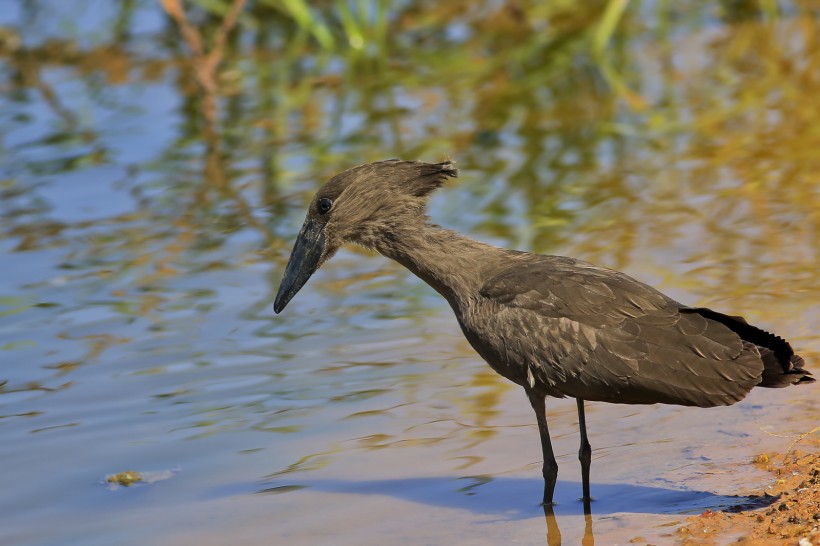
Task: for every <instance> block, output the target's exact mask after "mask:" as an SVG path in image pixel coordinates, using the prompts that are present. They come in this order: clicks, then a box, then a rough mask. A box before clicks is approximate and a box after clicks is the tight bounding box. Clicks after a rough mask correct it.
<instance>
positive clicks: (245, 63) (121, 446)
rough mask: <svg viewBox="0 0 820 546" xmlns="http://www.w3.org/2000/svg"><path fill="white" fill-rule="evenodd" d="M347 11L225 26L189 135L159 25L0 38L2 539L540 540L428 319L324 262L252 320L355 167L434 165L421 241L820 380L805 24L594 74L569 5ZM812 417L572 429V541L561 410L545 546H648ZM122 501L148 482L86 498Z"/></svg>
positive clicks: (666, 418)
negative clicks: (687, 319) (655, 298)
mask: <svg viewBox="0 0 820 546" xmlns="http://www.w3.org/2000/svg"><path fill="white" fill-rule="evenodd" d="M341 5H342V4H339V6H341ZM345 5H346V4H345ZM368 5H369V6H371V10H372V13H370V12H368V13H370V15H367V14H364V15H362V13H360V12H356V11H355V10H354V11H353V12H351V13H352V14H353V15H354V16H355V17H354V18H353V21H354V23H355V21H359V23H358V26H357V24H354V23H350V22H349V21H348V24H347V26H341V27H340V26H339V25H336V26H334V25H335V24H336V23H337V22H338V21H337V20H336V19H335V17H337V15H334V13H337V12H333V11H332V10H328V11H327V12H325V11H321V10H319V9H318V8H315V9H314V15H315V17H316V20H317V23H316V25H318V26H314V27H311V28H313V30H309V31H308V30H305V29H304V28H303V27H300V26H299V25H298V24H297V23H296V22H294V21H295V19H293V18H291V17H289V16H288V15H287V13H284V12H274V11H271V10H268V9H266V8H263V7H260V6H255V7H254V8H253V9H252V10H251V11H248V12H246V14H245V16H244V18H243V19H242V20H240V27H239V31H238V33H237V34H236V36H235V37H233V38H232V39H231V40H230V41H229V47H228V48H227V49H226V52H225V60H224V62H223V65H222V68H223V69H222V73H221V75H220V79H219V95H218V107H219V117H218V119H217V121H216V122H215V124H214V126H213V127H211V128H210V129H209V128H208V126H207V122H206V121H204V120H205V118H206V115H205V114H204V113H203V107H202V104H203V102H202V101H201V98H200V95H199V92H198V88H197V86H196V81H195V77H194V76H193V72H192V70H191V67H190V57H189V55H188V53H187V50H186V49H185V47H183V46H182V45H181V41H180V38H179V35H178V33H177V31H176V27H175V26H174V24H173V23H172V22H171V21H170V20H169V19H168V18H167V17H166V16H165V15H164V13H163V12H162V9H161V8H160V7H159V5H155V4H153V3H150V2H123V3H122V4H121V5H120V4H117V5H116V6H115V5H114V4H105V5H102V4H99V3H98V4H95V6H96V9H95V10H94V11H93V14H89V16H88V17H83V18H80V19H77V18H76V17H75V16H74V14H76V13H78V12H80V11H81V10H85V9H86V7H87V6H86V5H85V3H83V2H53V1H52V2H48V1H43V2H18V3H15V2H9V6H13V7H10V8H9V9H8V10H6V11H5V12H4V13H3V14H2V15H0V27H2V28H0V31H2V32H0V53H1V54H2V55H0V66H1V67H2V73H3V74H4V76H5V78H4V79H5V83H3V84H2V87H0V131H1V132H2V133H3V135H4V137H3V143H2V148H1V149H0V154H1V155H0V161H2V163H0V192H2V194H0V195H1V196H2V199H1V200H0V237H2V238H0V252H2V263H3V264H4V266H3V267H2V268H0V349H1V350H0V382H2V383H0V385H2V387H1V388H0V428H1V429H2V434H3V439H4V441H3V442H2V444H0V460H2V461H3V463H4V464H3V465H2V467H1V469H0V477H2V480H3V483H4V484H5V487H4V488H3V490H2V492H0V514H2V521H3V525H2V526H0V542H2V543H3V544H15V545H16V544H21V545H23V544H25V545H29V544H32V545H34V544H83V545H93V544H100V545H103V544H105V545H107V544H169V545H170V544H174V545H178V544H225V543H228V542H230V543H247V544H256V543H259V544H268V543H271V542H279V541H281V540H283V539H287V540H290V541H293V542H294V543H298V544H312V543H317V544H322V543H333V544H385V543H391V544H440V543H458V544H505V543H523V544H530V543H543V542H545V541H551V542H550V543H551V544H555V543H556V540H557V539H556V537H557V535H556V530H555V528H553V527H552V526H550V529H548V525H547V522H546V521H545V517H544V514H543V511H542V509H541V508H540V507H539V506H538V500H539V496H540V494H541V487H542V483H541V478H540V464H541V461H540V457H541V454H540V448H539V444H538V440H537V430H536V427H535V424H534V416H533V415H532V412H531V410H530V408H529V405H528V404H527V402H526V399H525V397H524V396H523V393H522V392H520V389H518V388H517V387H514V386H513V385H511V384H509V383H507V382H505V381H504V380H503V379H501V378H499V377H497V376H496V375H494V373H493V372H492V371H491V370H490V369H489V367H488V366H487V365H486V364H484V363H483V362H482V361H481V360H480V359H479V358H478V357H477V356H476V355H475V354H474V353H473V352H472V350H471V349H470V348H469V346H468V345H467V343H466V341H465V340H464V339H463V338H462V336H461V334H460V332H459V330H458V327H457V325H456V323H455V320H454V319H453V318H452V316H451V312H450V310H449V309H448V308H447V306H446V303H445V302H444V301H442V300H441V299H440V298H439V297H438V296H437V294H435V293H434V292H433V291H432V290H431V289H429V288H427V287H426V286H424V285H423V284H422V283H421V282H420V281H418V280H416V279H415V278H413V277H412V276H410V275H409V274H408V273H406V272H405V271H404V270H402V269H401V268H400V267H399V266H397V265H395V264H392V263H389V262H387V261H386V260H384V259H383V258H381V257H378V256H371V255H369V254H367V253H362V252H360V251H358V250H356V249H350V250H346V251H344V252H342V253H340V255H339V256H338V257H336V258H335V259H334V261H333V262H331V263H330V264H328V265H327V266H326V267H325V268H323V270H322V271H320V272H319V273H317V275H315V277H314V278H313V279H312V280H311V281H310V283H309V284H308V285H307V286H306V287H305V288H304V289H303V290H302V291H301V292H300V293H299V294H298V296H297V297H296V298H295V299H294V300H293V301H292V302H291V304H290V305H289V306H288V308H287V310H286V311H285V312H284V313H283V314H282V315H279V316H276V315H274V314H273V311H272V299H273V296H274V294H275V291H276V288H277V286H278V282H279V278H280V276H281V272H282V268H283V267H284V263H285V261H286V259H287V255H288V252H289V247H290V245H291V243H292V240H293V238H294V236H295V234H296V232H297V230H298V226H299V224H300V222H301V220H302V217H303V214H304V205H305V203H306V202H307V199H308V198H309V196H310V195H311V193H312V191H314V190H315V188H316V187H317V186H318V185H319V184H320V183H321V182H322V181H323V180H325V179H326V178H327V177H328V176H329V175H330V174H332V173H333V172H335V171H338V170H341V169H343V168H346V167H349V166H350V165H352V164H357V163H361V162H363V161H368V160H375V159H381V158H384V157H391V156H397V155H398V156H403V157H407V158H420V159H427V160H437V159H440V158H441V156H442V154H444V153H448V154H451V155H452V156H453V157H454V158H455V159H457V160H458V165H459V167H460V168H461V170H462V174H461V177H460V178H459V179H458V180H456V181H455V182H454V183H453V184H452V186H451V187H448V188H445V190H443V191H442V192H441V195H439V196H437V197H435V198H434V201H433V203H432V206H431V215H432V216H433V218H434V219H435V220H436V221H437V222H439V223H441V224H443V225H446V226H447V227H451V228H453V229H457V230H459V231H464V232H467V233H470V234H472V235H473V236H475V237H477V238H480V239H482V240H486V241H490V242H493V243H495V244H499V245H504V246H509V247H516V248H523V249H530V250H535V251H538V252H549V253H556V254H566V255H573V256H578V257H582V258H585V259H588V260H591V261H594V262H597V263H601V264H605V265H609V266H613V267H617V268H619V269H623V270H625V271H627V272H628V273H630V274H632V275H634V276H636V277H637V278H639V279H641V280H644V281H646V282H650V283H652V284H654V285H656V286H658V287H659V288H661V289H663V290H664V291H666V292H667V293H669V294H670V295H672V296H673V297H675V298H677V299H679V300H681V301H684V302H687V303H691V304H697V305H706V306H710V307H713V308H715V309H718V310H721V311H725V312H730V313H733V314H743V315H744V316H746V317H747V318H748V319H749V320H750V322H753V323H757V324H759V325H760V326H762V327H764V328H768V329H771V330H774V331H776V332H777V333H778V334H779V335H781V336H783V337H785V338H786V339H789V340H790V341H791V342H792V344H793V345H794V346H795V348H796V349H798V351H799V352H800V353H801V354H803V355H804V356H805V357H806V360H807V362H808V363H809V366H810V367H812V368H813V367H814V366H815V364H814V363H816V362H818V361H820V358H818V357H819V356H820V337H818V331H820V328H818V326H820V307H818V305H817V302H818V301H820V282H819V281H818V278H820V277H818V276H817V275H816V269H817V265H818V263H820V259H818V258H819V257H818V248H820V245H818V241H819V240H820V237H818V235H820V215H818V211H820V175H818V173H820V156H818V155H817V152H816V150H818V149H820V133H818V132H817V130H816V129H815V128H816V127H820V105H818V103H817V101H816V97H817V96H818V92H820V80H818V79H817V74H819V73H820V71H819V70H817V68H818V64H820V57H818V53H817V52H818V51H820V48H819V47H817V45H818V44H817V41H818V36H820V34H818V32H820V26H818V21H817V18H816V17H815V16H814V15H813V14H812V13H811V12H810V11H809V10H808V9H802V8H800V7H798V6H797V5H796V4H795V5H792V4H790V3H783V5H782V6H781V11H780V12H778V13H775V14H772V13H769V12H765V11H764V12H758V11H755V10H754V9H751V8H749V10H750V11H748V12H747V11H744V10H743V9H741V8H740V7H736V8H735V9H736V10H737V11H731V10H728V8H721V9H723V10H724V11H721V10H718V11H713V10H712V9H710V8H705V7H701V6H699V5H698V4H693V6H692V10H691V13H688V14H686V15H685V16H684V15H682V14H681V13H678V12H674V11H671V8H668V7H665V5H664V4H663V3H657V4H656V3H652V2H647V3H642V4H640V5H635V6H633V7H631V8H630V9H629V10H628V11H627V13H626V14H625V15H624V19H622V21H621V22H620V23H619V25H618V29H619V30H618V31H617V32H616V33H615V34H614V36H613V38H612V41H611V44H610V46H611V47H609V48H608V49H607V51H608V53H607V54H606V56H605V57H603V58H596V57H595V56H594V55H593V54H592V53H591V52H590V51H591V49H590V47H591V46H590V45H589V40H586V38H584V37H583V36H586V34H584V33H585V32H586V33H589V32H592V31H594V30H595V29H596V28H597V26H596V25H598V24H599V21H600V10H599V9H598V8H596V9H595V10H592V9H590V11H589V12H587V11H584V10H582V9H581V8H575V10H574V11H573V10H567V11H565V12H562V11H560V8H547V7H544V6H541V3H536V2H533V3H532V4H530V3H526V2H524V3H520V5H519V7H518V8H516V9H513V8H503V7H499V5H498V4H497V3H494V2H487V3H486V4H481V5H480V9H479V8H475V9H466V7H465V6H466V5H467V4H461V3H458V2H454V3H448V4H446V6H444V7H441V6H439V7H436V6H433V5H432V4H426V3H422V2H419V3H414V2H403V3H399V4H398V5H397V6H394V7H392V8H391V9H389V10H388V9H386V8H384V4H381V3H379V2H374V3H372V4H368ZM339 6H335V7H336V8H339V9H341V8H340V7H339ZM447 6H451V7H449V8H448V7H447ZM453 6H454V7H453ZM599 7H600V6H599ZM461 8H464V9H461ZM584 9H587V8H584ZM419 10H420V11H419ZM516 10H519V11H516ZM382 14H384V17H383V18H382ZM199 15H200V16H197V13H196V12H195V13H192V20H193V21H194V22H196V23H197V25H199V26H198V28H202V29H204V30H203V32H205V33H206V34H208V33H210V32H214V31H215V30H216V28H217V26H218V24H219V23H220V21H221V16H217V15H213V14H211V15H202V14H199ZM369 16H372V18H373V19H372V20H370V19H368V17H369ZM357 17H358V18H357ZM260 23H264V24H260ZM365 23H367V24H365ZM322 24H326V27H327V28H328V29H329V30H328V32H330V33H331V34H330V35H331V36H333V37H334V38H333V39H334V40H335V42H334V43H333V44H331V45H327V44H325V45H321V44H322V43H323V42H322V40H324V39H325V38H322V36H324V35H323V34H322V32H321V31H320V30H316V29H317V28H323V27H322ZM380 25H382V26H385V28H388V29H389V32H387V31H379V29H380V28H382V26H380ZM357 29H358V30H357ZM357 36H358V38H356V37H357ZM345 40H347V41H345ZM357 40H361V42H360V41H357ZM359 43H363V44H364V45H363V46H362V47H361V48H357V47H356V44H359ZM317 44H319V45H317ZM214 134H215V135H216V137H214V136H213V135H214ZM209 135H210V136H209ZM816 400H817V396H816V388H812V387H804V388H794V389H783V390H758V391H756V392H753V393H752V394H751V395H750V396H749V397H748V398H747V399H746V400H744V401H743V402H741V403H739V404H737V405H735V406H732V407H729V408H717V409H709V410H703V409H692V408H676V407H661V406H652V407H630V406H614V405H605V404H594V403H593V404H588V410H587V419H588V428H589V432H590V441H591V443H592V446H593V463H592V481H593V484H592V492H593V496H594V497H595V499H596V500H595V502H594V503H593V504H592V517H591V519H589V520H585V518H584V515H583V510H582V505H581V503H580V502H578V501H577V500H576V499H577V497H578V496H580V493H581V485H580V471H579V464H578V462H577V456H576V453H577V449H578V435H577V416H576V414H575V404H574V402H573V401H570V400H549V401H548V417H549V421H550V429H551V432H552V437H553V443H554V445H555V449H556V453H557V455H558V460H559V465H560V474H559V484H558V489H557V493H556V494H557V501H558V505H557V507H556V509H555V516H556V519H555V523H556V524H557V526H558V527H559V528H560V536H561V539H562V542H563V544H578V543H581V542H582V541H583V540H587V541H589V540H591V537H594V539H595V540H597V541H598V543H600V544H619V543H626V542H628V541H629V540H631V539H632V538H634V537H638V536H640V537H643V538H644V539H645V540H646V541H647V542H652V541H655V542H656V543H668V542H670V541H672V539H671V538H670V536H669V535H670V533H672V532H673V531H674V528H675V526H674V525H675V523H676V522H678V521H681V520H682V519H683V518H684V517H685V516H686V515H688V514H691V513H698V512H701V511H703V510H705V509H717V508H720V507H725V506H730V505H734V504H737V503H738V502H741V501H742V500H743V498H742V496H744V495H747V494H749V493H751V492H755V491H758V492H759V491H760V490H761V489H762V488H764V487H765V485H766V484H767V483H768V482H769V480H770V476H769V475H768V474H766V473H764V472H763V471H762V470H760V469H758V468H757V467H755V466H754V465H753V464H751V463H750V461H751V459H752V458H753V457H754V456H755V455H757V454H759V453H762V452H770V451H780V452H783V451H785V450H786V449H788V448H789V447H790V445H791V443H792V441H793V438H794V436H795V435H797V434H800V433H803V432H806V431H809V430H811V429H813V428H814V427H816V426H817V425H818V421H819V420H820V408H818V402H817V401H816ZM127 470H135V471H138V472H141V473H143V474H144V478H145V480H146V482H145V483H138V484H135V485H133V486H131V487H122V486H116V485H112V484H108V483H107V482H106V477H107V476H109V475H112V474H115V473H118V472H123V471H127ZM738 496H740V497H741V498H738ZM590 527H591V529H590ZM585 533H586V538H584V536H585Z"/></svg>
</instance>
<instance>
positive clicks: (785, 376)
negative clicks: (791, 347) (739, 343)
mask: <svg viewBox="0 0 820 546" xmlns="http://www.w3.org/2000/svg"><path fill="white" fill-rule="evenodd" d="M743 348H744V349H745V350H748V351H752V352H755V353H757V354H759V355H760V359H761V360H762V361H763V377H762V378H761V379H760V383H759V384H758V387H772V388H780V387H788V386H789V385H797V384H798V383H813V382H814V378H813V377H811V372H810V371H808V370H804V369H803V365H804V364H805V361H804V360H803V357H801V356H799V355H792V356H791V357H790V358H789V368H788V369H787V370H786V371H785V372H784V371H783V365H782V364H781V363H780V361H779V360H778V359H777V357H776V356H775V353H774V351H772V350H771V349H769V348H767V347H761V346H760V345H755V344H754V343H751V342H748V341H744V342H743Z"/></svg>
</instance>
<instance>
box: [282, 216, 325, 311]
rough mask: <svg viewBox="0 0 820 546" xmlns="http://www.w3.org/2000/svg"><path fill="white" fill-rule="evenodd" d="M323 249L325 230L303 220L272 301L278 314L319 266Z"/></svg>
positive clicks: (314, 223)
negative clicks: (280, 282) (303, 222)
mask: <svg viewBox="0 0 820 546" xmlns="http://www.w3.org/2000/svg"><path fill="white" fill-rule="evenodd" d="M324 250H325V232H324V230H323V229H322V227H320V226H319V225H318V223H317V222H316V221H315V220H313V219H310V218H309V219H307V220H305V224H304V225H303V226H302V230H301V231H300V232H299V237H297V238H296V243H295V244H294V245H293V251H291V253H290V259H289V260H288V265H287V266H286V267H285V274H284V275H283V276H282V284H280V285H279V292H278V293H277V294H276V300H275V301H274V302H273V310H274V311H275V312H276V313H277V314H278V313H281V312H282V309H284V308H285V306H286V305H287V304H288V302H289V301H290V300H291V298H293V296H295V295H296V293H297V292H298V291H299V289H300V288H302V287H303V286H304V285H305V283H306V282H307V281H308V279H309V278H310V276H311V275H313V274H314V273H315V272H316V270H317V269H318V268H319V262H320V261H321V259H322V254H323V253H324Z"/></svg>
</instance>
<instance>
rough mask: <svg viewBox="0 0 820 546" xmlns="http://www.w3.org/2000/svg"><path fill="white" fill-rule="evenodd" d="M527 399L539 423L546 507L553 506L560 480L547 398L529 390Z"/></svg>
mask: <svg viewBox="0 0 820 546" xmlns="http://www.w3.org/2000/svg"><path fill="white" fill-rule="evenodd" d="M527 398H529V400H530V405H531V406H532V409H533V411H535V418H536V420H537V421H538V433H539V434H540V435H541V453H542V454H543V456H544V466H543V469H542V474H543V475H544V500H543V504H544V505H545V506H548V505H551V504H552V495H553V493H554V492H555V482H556V481H557V480H558V463H557V462H556V461H555V454H554V453H553V452H552V442H550V431H549V429H548V428H547V413H546V409H545V399H546V396H545V395H543V394H539V393H537V392H535V391H533V390H530V389H527Z"/></svg>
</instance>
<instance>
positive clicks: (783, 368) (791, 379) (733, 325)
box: [681, 307, 814, 387]
mask: <svg viewBox="0 0 820 546" xmlns="http://www.w3.org/2000/svg"><path fill="white" fill-rule="evenodd" d="M681 311H682V312H688V313H697V314H699V315H701V316H702V317H704V318H707V319H710V320H714V321H716V322H719V323H721V324H723V325H724V326H726V327H727V328H729V329H730V330H731V331H733V332H734V333H736V334H737V335H738V336H740V339H742V340H743V348H744V350H747V351H751V352H754V353H756V354H757V355H759V356H760V359H761V360H762V361H763V377H762V378H761V380H760V384H759V385H758V386H759V387H788V386H789V385H797V384H799V383H813V382H814V378H813V377H811V372H810V371H808V370H805V369H804V368H803V366H804V365H805V361H804V360H803V358H802V357H801V356H798V355H796V354H794V349H792V346H791V345H789V342H788V341H786V340H785V339H783V338H782V337H780V336H776V335H774V334H772V333H771V332H767V331H766V330H761V329H760V328H758V327H756V326H752V325H751V324H749V323H748V322H746V320H745V319H744V318H743V317H733V316H730V315H724V314H723V313H718V312H717V311H712V310H711V309H706V308H705V307H696V308H695V307H689V308H685V309H682V310H681Z"/></svg>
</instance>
